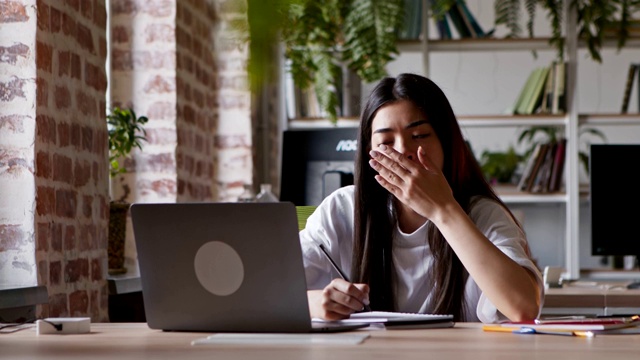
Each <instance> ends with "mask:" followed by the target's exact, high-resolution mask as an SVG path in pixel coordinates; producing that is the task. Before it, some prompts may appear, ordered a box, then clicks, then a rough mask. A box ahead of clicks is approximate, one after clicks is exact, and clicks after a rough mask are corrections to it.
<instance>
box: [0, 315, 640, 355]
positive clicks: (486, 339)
mask: <svg viewBox="0 0 640 360" xmlns="http://www.w3.org/2000/svg"><path fill="white" fill-rule="evenodd" d="M480 326H481V324H477V323H458V324H456V326H455V327H454V328H448V329H425V330H373V331H369V332H370V334H371V337H370V338H368V339H366V340H365V341H364V342H363V343H362V344H359V345H330V346H327V345H286V346H284V345H282V346H280V345H242V346H239V345H204V346H191V345H190V343H191V341H192V340H195V339H199V338H202V337H205V336H206V335H209V334H206V333H175V332H162V331H158V330H151V329H149V328H148V327H147V325H146V324H145V323H124V324H115V323H110V324H92V325H91V330H92V331H91V333H90V334H84V335H41V336H38V335H36V333H35V329H26V330H22V331H19V332H16V333H11V334H0V349H2V351H1V353H2V357H3V358H6V359H111V358H116V359H118V360H126V359H180V360H190V359H216V360H219V359H234V360H242V359H266V360H269V359H274V360H276V359H277V360H281V359H313V360H322V359H330V360H341V359H345V360H347V359H349V360H352V359H356V360H357V359H366V360H371V359H419V360H424V359H473V360H482V359H496V358H501V359H563V360H572V359H576V360H591V359H593V360H596V359H598V360H600V359H607V360H615V359H636V358H637V357H638V352H639V351H640V334H635V335H597V336H596V337H594V338H581V337H569V336H551V335H516V334H510V333H492V332H483V331H482V330H481V329H480ZM359 331H365V330H359ZM323 335H324V334H323ZM324 336H326V335H324ZM329 336H333V335H329Z"/></svg>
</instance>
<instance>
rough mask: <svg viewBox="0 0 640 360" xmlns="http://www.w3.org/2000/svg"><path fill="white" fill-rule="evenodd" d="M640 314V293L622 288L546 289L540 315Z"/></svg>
mask: <svg viewBox="0 0 640 360" xmlns="http://www.w3.org/2000/svg"><path fill="white" fill-rule="evenodd" d="M615 314H640V289H626V288H625V287H624V285H622V284H616V283H606V284H600V285H593V286H565V287H563V288H558V289H553V288H552V289H547V290H546V291H545V297H544V307H543V308H542V315H615Z"/></svg>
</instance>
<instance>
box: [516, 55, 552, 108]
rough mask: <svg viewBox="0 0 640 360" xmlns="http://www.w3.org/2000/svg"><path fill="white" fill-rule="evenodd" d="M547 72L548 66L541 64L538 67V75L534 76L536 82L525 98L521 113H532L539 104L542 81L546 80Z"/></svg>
mask: <svg viewBox="0 0 640 360" xmlns="http://www.w3.org/2000/svg"><path fill="white" fill-rule="evenodd" d="M548 73H549V67H547V66H543V67H540V68H538V75H537V76H536V82H535V84H534V85H533V88H532V89H531V93H530V95H529V97H528V98H527V102H526V105H525V106H524V107H523V109H522V112H520V113H521V114H528V115H530V114H533V113H535V110H536V108H537V107H538V105H539V104H540V101H541V99H542V94H543V92H544V91H543V90H544V83H545V81H546V80H547V74H548Z"/></svg>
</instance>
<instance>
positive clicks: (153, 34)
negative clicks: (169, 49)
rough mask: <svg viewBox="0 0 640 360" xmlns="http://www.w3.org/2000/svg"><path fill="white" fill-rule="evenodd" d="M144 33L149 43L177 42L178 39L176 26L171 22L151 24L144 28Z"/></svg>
mask: <svg viewBox="0 0 640 360" xmlns="http://www.w3.org/2000/svg"><path fill="white" fill-rule="evenodd" d="M144 35H145V41H146V42H147V43H154V42H163V43H175V40H176V32H175V28H174V26H172V25H169V24H149V25H147V26H146V27H145V29H144Z"/></svg>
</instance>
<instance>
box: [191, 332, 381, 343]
mask: <svg viewBox="0 0 640 360" xmlns="http://www.w3.org/2000/svg"><path fill="white" fill-rule="evenodd" d="M368 337H369V334H368V333H348V334H258V333H220V334H214V335H210V336H208V337H206V338H202V339H196V340H193V341H192V342H191V345H224V344H226V345H236V344H242V345H316V344H317V345H358V344H360V343H362V342H363V341H364V339H366V338H368Z"/></svg>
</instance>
